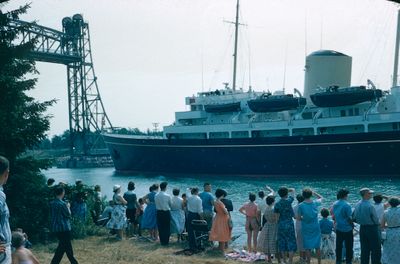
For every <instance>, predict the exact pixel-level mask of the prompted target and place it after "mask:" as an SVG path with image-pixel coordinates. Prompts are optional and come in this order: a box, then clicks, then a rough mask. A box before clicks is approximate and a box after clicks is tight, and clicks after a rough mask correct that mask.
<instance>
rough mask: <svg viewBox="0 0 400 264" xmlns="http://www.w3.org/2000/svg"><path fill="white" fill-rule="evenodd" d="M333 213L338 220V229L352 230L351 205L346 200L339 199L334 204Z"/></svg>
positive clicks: (343, 230)
mask: <svg viewBox="0 0 400 264" xmlns="http://www.w3.org/2000/svg"><path fill="white" fill-rule="evenodd" d="M333 215H334V217H335V221H336V230H338V231H340V232H350V231H352V230H353V225H352V224H350V223H349V221H350V219H351V206H350V205H349V203H348V202H346V201H345V200H342V199H341V200H338V201H336V202H335V203H334V204H333Z"/></svg>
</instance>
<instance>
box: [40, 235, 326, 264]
mask: <svg viewBox="0 0 400 264" xmlns="http://www.w3.org/2000/svg"><path fill="white" fill-rule="evenodd" d="M56 246H57V244H56V243H52V244H49V245H46V246H36V247H35V248H34V250H33V252H34V254H35V255H36V256H37V257H38V259H39V260H40V262H41V263H50V261H51V258H52V257H53V253H54V251H55V248H56ZM73 247H74V253H75V256H76V258H77V260H78V261H79V263H84V264H86V263H95V264H109V263H121V264H127V263H143V264H175V263H176V264H231V263H232V264H233V263H235V264H238V263H243V262H239V261H232V260H225V258H224V256H223V255H222V254H221V253H220V252H218V251H216V250H209V251H207V252H204V253H200V254H196V255H193V256H183V255H175V254H174V253H175V252H177V251H179V250H181V249H182V248H183V247H182V244H178V243H177V242H175V240H173V242H172V243H171V245H170V246H168V247H161V246H160V245H159V244H158V243H154V242H147V241H139V240H137V239H131V240H123V241H121V242H116V241H115V240H114V239H113V238H107V236H102V237H98V236H93V237H88V238H86V239H83V240H74V241H73ZM61 263H69V262H68V259H67V257H66V256H64V258H63V261H62V262H61ZM257 263H260V262H257ZM261 263H263V262H261ZM295 263H299V262H298V261H297V259H296V261H295ZM312 263H317V261H316V260H315V259H313V262H312ZM322 263H323V264H333V263H334V261H327V260H323V261H322Z"/></svg>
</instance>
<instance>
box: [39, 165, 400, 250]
mask: <svg viewBox="0 0 400 264" xmlns="http://www.w3.org/2000/svg"><path fill="white" fill-rule="evenodd" d="M44 174H45V175H46V177H48V178H50V177H51V178H54V179H55V180H56V182H59V181H62V182H65V183H69V184H73V183H74V182H75V181H76V180H77V179H81V180H82V181H83V182H84V183H85V184H86V185H93V186H94V185H96V184H99V185H100V186H101V188H102V193H103V195H106V196H107V197H108V198H111V197H112V187H113V185H114V184H120V185H122V186H123V190H122V191H123V192H124V191H126V188H127V185H128V182H129V181H134V182H135V185H136V190H135V192H136V193H137V194H138V197H142V196H144V195H145V194H147V193H148V189H149V186H150V185H152V184H153V183H160V182H161V181H168V183H169V185H168V188H169V192H170V193H171V192H172V191H171V190H172V188H180V189H181V193H182V191H185V190H186V189H187V188H189V187H199V188H200V190H201V189H202V186H203V183H204V182H210V183H211V184H212V187H213V191H215V189H216V188H222V189H225V190H226V191H227V192H228V198H229V199H231V200H232V201H233V205H234V212H233V213H232V218H233V225H234V228H233V235H234V236H237V235H240V237H239V238H238V239H237V240H236V241H235V242H234V244H235V246H237V247H241V246H242V245H245V241H246V233H245V230H244V223H245V217H244V216H243V215H242V214H240V213H239V212H238V209H239V208H240V206H241V205H242V204H244V203H245V202H247V201H248V200H247V199H248V193H249V192H255V193H257V192H258V191H260V190H265V189H264V186H265V185H269V186H270V187H272V188H273V189H274V190H276V191H277V190H278V188H279V187H280V186H287V187H292V188H295V189H296V191H297V192H300V191H301V189H302V188H304V187H311V188H313V189H314V190H315V191H317V192H318V193H320V194H321V195H322V196H323V197H324V200H323V204H322V207H330V206H331V205H332V203H333V202H334V201H335V200H336V191H337V190H338V189H339V188H343V187H345V188H347V189H348V190H349V191H350V195H349V202H350V204H352V205H354V204H355V203H356V202H357V201H358V200H359V199H360V197H359V195H358V191H359V189H360V188H362V187H369V188H371V189H373V190H375V191H376V192H380V193H383V194H386V195H397V196H400V179H390V178H381V177H379V176H377V177H376V178H372V179H371V178H368V179H359V178H358V177H348V178H346V179H342V178H341V179H337V180H336V179H332V178H324V176H322V175H321V176H320V177H313V178H312V179H305V178H300V177H299V178H293V177H291V178H273V179H268V178H267V179H266V178H245V177H240V176H237V177H234V176H231V177H229V176H228V177H227V176H224V177H221V176H201V177H200V176H191V175H187V176H185V175H179V176H171V175H168V176H166V175H146V174H119V173H117V172H115V170H114V168H95V169H57V168H51V169H49V170H47V171H44ZM256 202H260V199H258V200H257V201H256Z"/></svg>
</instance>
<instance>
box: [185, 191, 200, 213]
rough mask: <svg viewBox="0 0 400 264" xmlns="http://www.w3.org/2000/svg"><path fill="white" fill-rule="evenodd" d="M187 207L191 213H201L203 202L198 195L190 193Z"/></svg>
mask: <svg viewBox="0 0 400 264" xmlns="http://www.w3.org/2000/svg"><path fill="white" fill-rule="evenodd" d="M187 209H188V211H189V212H192V213H198V214H202V213H203V204H202V201H201V199H200V197H199V196H198V195H192V196H190V197H189V198H188V199H187Z"/></svg>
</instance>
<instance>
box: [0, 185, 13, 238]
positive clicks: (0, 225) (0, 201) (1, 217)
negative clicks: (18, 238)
mask: <svg viewBox="0 0 400 264" xmlns="http://www.w3.org/2000/svg"><path fill="white" fill-rule="evenodd" d="M9 218H10V211H9V210H8V206H7V203H6V194H5V193H4V192H3V186H0V241H1V242H3V243H6V244H11V229H10V222H9Z"/></svg>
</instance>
